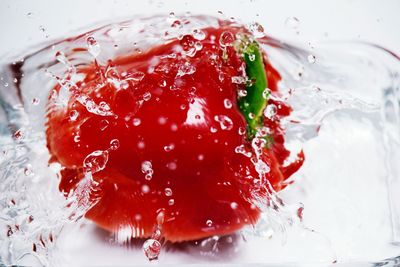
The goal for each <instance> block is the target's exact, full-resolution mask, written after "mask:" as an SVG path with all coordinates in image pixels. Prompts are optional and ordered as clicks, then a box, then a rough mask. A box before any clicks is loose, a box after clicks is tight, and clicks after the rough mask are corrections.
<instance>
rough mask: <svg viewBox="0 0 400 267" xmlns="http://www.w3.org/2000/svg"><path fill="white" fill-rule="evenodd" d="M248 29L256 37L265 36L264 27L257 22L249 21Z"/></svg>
mask: <svg viewBox="0 0 400 267" xmlns="http://www.w3.org/2000/svg"><path fill="white" fill-rule="evenodd" d="M249 30H250V32H251V33H252V34H253V35H254V37H256V38H262V37H264V36H265V32H264V27H263V26H262V25H261V24H260V23H258V22H253V23H251V24H250V25H249Z"/></svg>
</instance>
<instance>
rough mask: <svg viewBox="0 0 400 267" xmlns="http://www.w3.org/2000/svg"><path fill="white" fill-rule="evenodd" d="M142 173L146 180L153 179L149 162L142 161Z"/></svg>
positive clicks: (151, 166)
mask: <svg viewBox="0 0 400 267" xmlns="http://www.w3.org/2000/svg"><path fill="white" fill-rule="evenodd" d="M142 173H143V174H144V175H145V176H144V178H145V179H146V180H151V179H152V178H153V173H154V171H153V165H152V164H151V162H150V161H147V160H146V161H143V162H142Z"/></svg>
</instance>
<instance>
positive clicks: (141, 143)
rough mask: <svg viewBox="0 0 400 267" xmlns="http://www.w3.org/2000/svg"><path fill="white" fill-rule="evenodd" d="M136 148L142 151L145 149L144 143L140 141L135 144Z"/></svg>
mask: <svg viewBox="0 0 400 267" xmlns="http://www.w3.org/2000/svg"><path fill="white" fill-rule="evenodd" d="M137 147H138V148H139V149H143V148H145V147H146V144H145V143H144V142H142V141H140V142H138V143H137Z"/></svg>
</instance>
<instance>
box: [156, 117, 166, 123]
mask: <svg viewBox="0 0 400 267" xmlns="http://www.w3.org/2000/svg"><path fill="white" fill-rule="evenodd" d="M158 123H159V124H160V125H164V124H166V123H167V118H165V117H159V118H158Z"/></svg>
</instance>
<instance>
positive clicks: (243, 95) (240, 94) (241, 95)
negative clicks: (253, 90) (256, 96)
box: [238, 89, 247, 98]
mask: <svg viewBox="0 0 400 267" xmlns="http://www.w3.org/2000/svg"><path fill="white" fill-rule="evenodd" d="M245 96H247V90H245V89H241V90H239V91H238V97H239V98H240V97H245Z"/></svg>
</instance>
